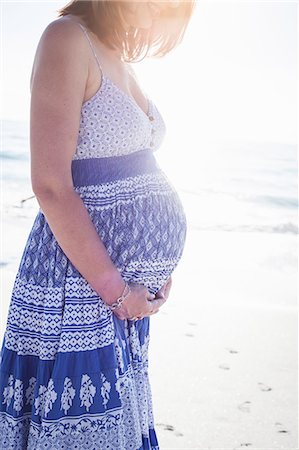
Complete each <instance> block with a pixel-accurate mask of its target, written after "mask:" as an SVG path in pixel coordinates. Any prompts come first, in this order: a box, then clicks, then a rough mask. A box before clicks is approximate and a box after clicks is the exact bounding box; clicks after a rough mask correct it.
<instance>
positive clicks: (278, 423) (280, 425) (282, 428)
mask: <svg viewBox="0 0 299 450" xmlns="http://www.w3.org/2000/svg"><path fill="white" fill-rule="evenodd" d="M275 426H276V427H277V428H279V430H277V433H288V430H286V429H285V428H284V426H283V424H282V423H280V422H275Z"/></svg>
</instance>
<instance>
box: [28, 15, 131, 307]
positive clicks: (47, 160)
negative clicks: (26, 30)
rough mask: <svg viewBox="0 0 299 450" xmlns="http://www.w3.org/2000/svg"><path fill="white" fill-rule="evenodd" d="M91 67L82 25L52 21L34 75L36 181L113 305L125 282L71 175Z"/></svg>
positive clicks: (60, 236) (58, 231)
mask: <svg viewBox="0 0 299 450" xmlns="http://www.w3.org/2000/svg"><path fill="white" fill-rule="evenodd" d="M88 67H89V57H88V43H87V41H86V38H85V36H84V35H83V33H82V32H80V29H79V27H77V26H76V25H75V24H73V23H71V22H68V23H66V22H64V23H61V22H58V21H54V22H52V23H50V24H49V25H48V26H47V28H46V29H45V30H44V32H43V34H42V37H41V39H40V41H39V44H38V47H37V51H36V55H35V61H34V67H33V70H32V76H31V105H30V151H31V182H32V189H33V192H34V193H35V195H36V198H37V201H38V203H39V205H40V207H41V209H42V211H43V213H44V215H45V217H46V219H47V222H48V223H49V226H50V228H51V230H52V232H53V234H54V236H55V238H56V240H57V242H58V243H59V245H60V246H61V248H62V249H63V251H64V253H65V254H66V256H67V257H68V258H69V259H70V261H71V262H72V263H73V264H74V266H75V267H76V268H77V270H78V271H79V272H80V273H81V274H82V276H83V277H84V278H85V279H86V280H87V281H88V283H90V285H91V286H92V288H93V289H95V290H96V292H98V294H99V295H100V296H101V297H102V298H103V300H104V301H106V302H107V303H110V304H112V303H113V302H114V301H115V300H116V298H117V297H119V296H120V295H121V293H122V292H123V289H124V286H125V283H124V280H123V279H122V277H121V274H120V272H119V271H118V270H117V268H116V267H115V266H114V264H113V262H112V260H111V258H110V256H109V254H108V252H107V250H106V248H105V246H104V244H103V242H102V241H101V239H100V237H99V235H98V233H97V231H96V229H95V226H94V224H93V222H92V220H91V218H90V216H89V213H88V211H87V209H86V207H85V205H84V203H83V201H82V199H81V198H80V196H79V195H78V194H77V192H75V191H74V189H73V180H72V173H71V160H72V156H73V154H74V152H75V150H76V145H77V138H78V132H79V126H80V112H81V107H82V102H83V99H84V92H85V86H86V82H87V77H88Z"/></svg>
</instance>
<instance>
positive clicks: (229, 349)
mask: <svg viewBox="0 0 299 450" xmlns="http://www.w3.org/2000/svg"><path fill="white" fill-rule="evenodd" d="M226 350H228V351H229V353H239V352H238V350H234V349H233V348H226Z"/></svg>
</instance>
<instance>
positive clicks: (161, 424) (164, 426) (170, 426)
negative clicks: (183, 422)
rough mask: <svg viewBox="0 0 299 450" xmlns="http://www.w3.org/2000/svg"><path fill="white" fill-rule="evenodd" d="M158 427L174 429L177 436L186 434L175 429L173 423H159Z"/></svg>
mask: <svg viewBox="0 0 299 450" xmlns="http://www.w3.org/2000/svg"><path fill="white" fill-rule="evenodd" d="M156 425H157V427H163V429H164V430H169V431H174V434H175V436H184V435H183V433H181V432H180V431H175V428H174V426H173V425H169V424H167V423H157V424H156Z"/></svg>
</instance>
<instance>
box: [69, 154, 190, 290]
mask: <svg viewBox="0 0 299 450" xmlns="http://www.w3.org/2000/svg"><path fill="white" fill-rule="evenodd" d="M126 156H127V157H128V156H130V157H131V158H130V161H129V160H128V159H129V158H123V160H122V161H120V160H119V158H122V157H114V158H113V160H111V162H114V163H116V162H117V163H118V164H117V165H114V166H113V168H111V166H109V167H108V165H109V164H110V162H108V160H107V161H106V160H105V161H104V163H105V164H106V167H105V168H102V174H103V177H102V179H104V181H105V182H104V183H103V182H102V183H98V182H97V183H95V184H89V185H83V184H82V185H81V186H76V188H75V189H76V190H77V191H78V193H79V194H80V196H81V197H82V200H83V202H84V204H85V206H86V208H87V209H88V211H89V215H90V217H91V219H92V221H93V223H94V225H95V228H96V230H97V232H98V234H99V236H100V237H101V240H102V241H103V243H104V245H105V247H106V249H107V251H108V253H109V255H110V257H111V259H112V261H113V263H114V264H115V265H116V267H117V268H118V269H119V270H120V271H121V273H122V275H123V276H124V277H125V278H127V279H128V280H133V281H135V282H140V283H143V284H145V285H147V286H148V288H149V289H150V290H152V292H155V291H157V290H158V289H159V288H160V287H161V286H162V285H163V284H164V282H165V281H166V280H167V279H168V278H169V276H170V275H171V273H172V272H173V270H174V269H175V267H176V266H177V264H178V262H179V260H180V259H181V256H182V253H183V249H184V246H185V240H186V231H187V225H186V216H185V211H184V209H183V205H182V203H181V200H180V198H179V195H178V193H177V192H176V190H175V188H174V187H173V185H172V183H171V182H170V181H169V180H168V178H167V176H166V175H165V174H164V172H163V171H162V170H161V169H160V168H159V166H158V165H157V163H156V161H155V159H154V155H152V153H148V152H144V151H143V152H138V153H136V155H134V154H133V155H126ZM132 156H133V157H132ZM116 158H117V159H116ZM138 158H139V159H138ZM103 159H104V158H101V160H103ZM105 159H107V158H105ZM121 162H122V163H123V164H121ZM129 162H130V163H131V164H129ZM97 163H98V162H97ZM104 169H106V170H104ZM112 171H113V174H111V172H112ZM109 174H110V178H109ZM96 180H98V178H97V179H96ZM96 180H94V181H96ZM85 183H86V181H85Z"/></svg>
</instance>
